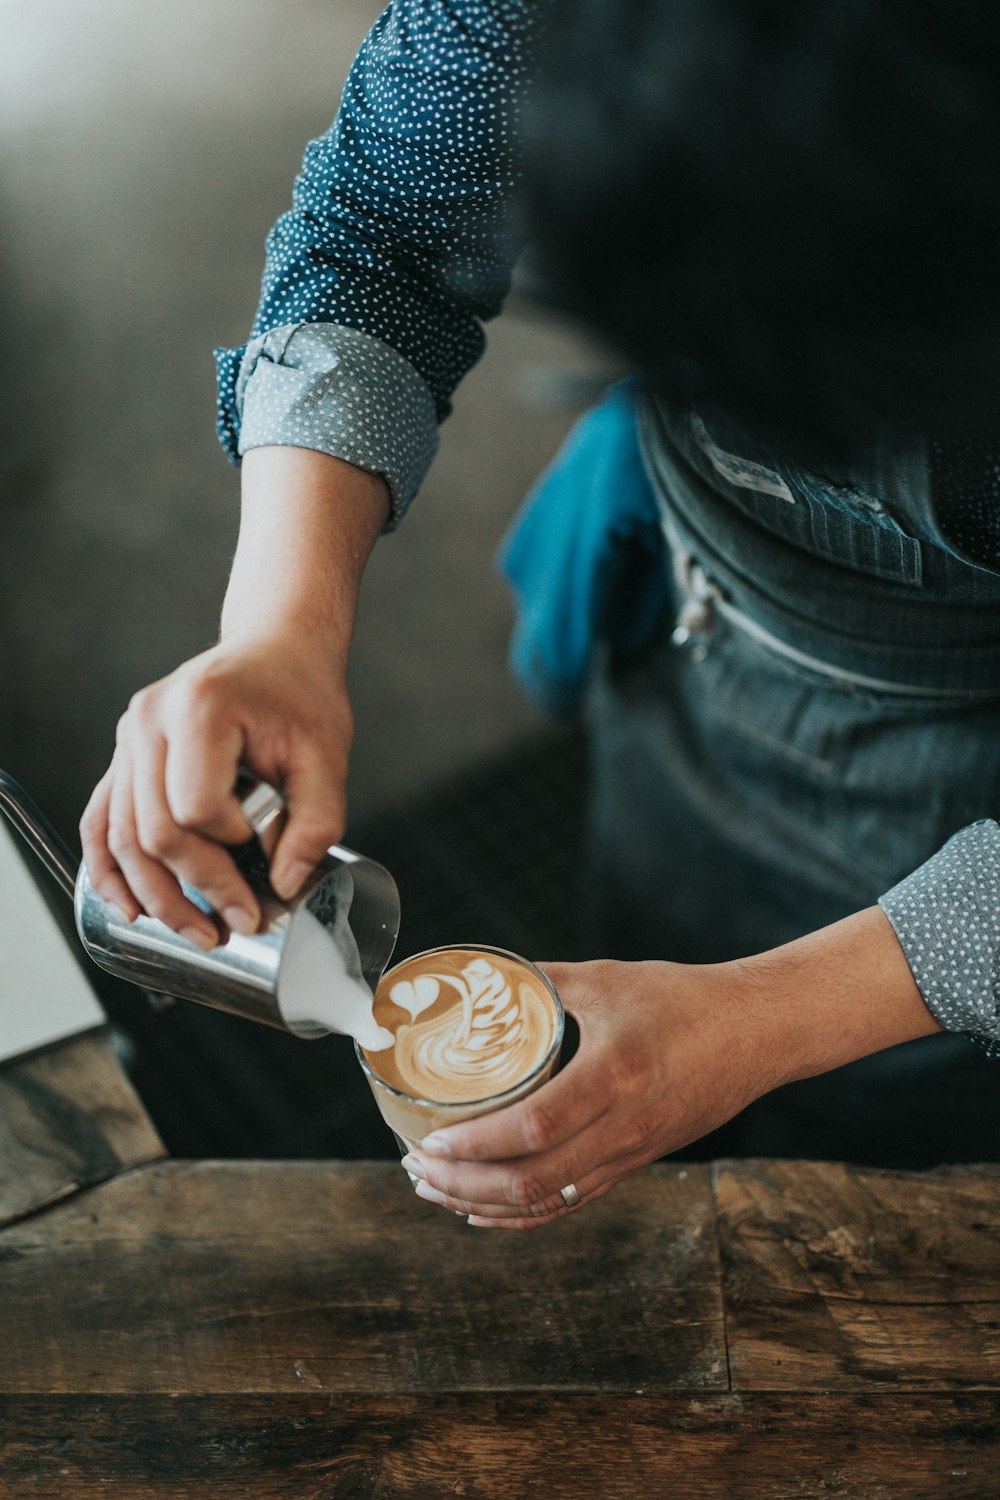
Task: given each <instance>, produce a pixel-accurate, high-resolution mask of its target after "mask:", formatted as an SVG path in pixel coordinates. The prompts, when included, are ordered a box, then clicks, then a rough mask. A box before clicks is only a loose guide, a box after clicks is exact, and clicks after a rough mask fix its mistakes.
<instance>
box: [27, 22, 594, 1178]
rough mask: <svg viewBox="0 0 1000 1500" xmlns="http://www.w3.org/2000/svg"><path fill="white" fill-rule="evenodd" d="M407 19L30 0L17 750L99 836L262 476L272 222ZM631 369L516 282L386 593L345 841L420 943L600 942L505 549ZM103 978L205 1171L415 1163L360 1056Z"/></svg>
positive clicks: (128, 1039) (123, 1035) (63, 828)
mask: <svg viewBox="0 0 1000 1500" xmlns="http://www.w3.org/2000/svg"><path fill="white" fill-rule="evenodd" d="M380 8H381V7H380V5H379V4H378V3H377V0H173V3H171V4H169V5H164V4H160V5H153V4H152V3H149V0H0V82H2V87H0V134H2V149H0V161H2V166H0V297H2V304H3V309H4V318H5V323H6V337H5V340H4V343H5V347H6V349H7V356H6V358H5V359H4V360H3V363H2V366H0V410H2V412H3V442H2V445H0V494H2V502H3V545H2V548H0V611H2V633H0V641H2V647H3V649H2V652H0V765H2V766H3V767H4V768H5V769H6V770H8V771H10V772H11V773H12V774H13V775H14V776H16V777H17V778H18V779H19V780H20V781H21V782H22V784H23V785H24V786H25V787H26V788H27V789H28V791H29V792H30V793H31V795H33V796H34V798H35V799H36V801H37V802H38V803H39V804H40V806H41V807H42V809H43V810H44V811H45V812H46V813H47V814H48V816H49V817H50V818H51V820H52V821H53V822H54V823H55V824H56V826H57V827H58V828H59V830H60V832H61V833H62V834H63V835H64V837H66V838H67V839H68V840H69V841H70V842H71V843H72V844H73V847H74V848H78V847H79V846H78V842H77V838H76V823H77V820H78V818H79V815H80V812H81V811H82V809H83V806H84V804H85V802H86V800H87V797H88V795H89V792H90V789H91V788H92V786H93V784H94V782H95V781H96V780H97V779H98V777H99V776H100V775H101V773H102V772H103V770H104V768H105V766H106V764H107V761H108V759H109V756H110V753H111V749H112V746H113V743H114V729H115V724H116V721H117V719H118V717H119V715H120V714H121V712H122V710H123V709H124V707H125V705H126V704H127V702H128V699H129V696H130V694H131V693H132V692H134V691H135V690H136V689H137V688H139V687H141V686H143V685H144V684H145V683H147V682H150V681H152V680H154V679H156V678H157V677H160V676H162V675H163V674H164V673H166V672H169V671H170V670H171V669H172V668H173V667H174V666H176V665H177V664H178V663H179V662H180V661H182V660H184V659H185V658H187V657H188V656H191V655H193V654H194V653H196V652H198V651H200V650H202V649H204V648H205V647H206V646H208V645H210V644H211V643H212V642H213V640H214V639H215V635H216V630H217V621H218V612H219V606H220V603H221V600H222V594H223V590H224V587H225V580H226V576H227V571H228V564H229V559H230V556H231V553H232V550H233V547H234V544H235V538H236V530H237V524H238V493H239V480H238V474H237V472H236V471H235V470H234V469H232V468H230V467H229V465H228V464H227V463H226V461H225V459H224V458H223V456H222V453H221V450H220V449H219V448H218V447H217V445H216V441H215V436H214V426H213V423H214V386H213V366H212V349H213V347H214V346H215V345H218V344H224V345H230V344H238V343H241V342H243V340H244V339H245V337H246V334H247V330H248V328H249V326H250V322H251V319H252V317H253V312H254V308H255V305H256V300H257V292H258V287H259V280H260V272H261V266H262V259H263V241H264V236H265V234H266V232H267V230H268V228H269V227H270V225H271V223H272V222H273V220H274V219H275V218H276V217H277V216H278V214H279V213H281V212H283V211H284V209H285V208H286V207H287V206H288V204H289V200H290V195H291V189H292V182H293V178H294V176H295V173H296V171H297V169H298V165H299V161H300V158H301V155H302V152H303V149H304V147H305V143H306V141H307V140H308V139H309V138H310V137H312V136H315V135H317V134H319V133H320V132H322V131H323V130H324V129H325V128H326V126H327V125H328V124H329V122H330V120H331V118H332V116H333V114H334V113H335V111H336V107H337V103H338V100H339V97H340V91H341V88H342V85H343V80H344V77H345V75H346V72H347V69H348V67H349V65H350V62H351V59H352V58H353V55H354V52H355V50H356V48H357V46H358V43H359V42H360V40H361V38H362V36H363V35H364V33H365V31H366V30H367V28H368V26H369V25H370V24H371V22H372V20H373V19H374V17H375V16H376V14H377V13H378V11H379V9H380ZM608 374H609V371H608V370H607V368H606V366H605V364H604V361H603V359H602V357H601V356H600V355H599V354H598V353H597V352H596V351H595V350H594V349H593V348H592V347H591V346H590V345H588V344H587V342H586V341H585V340H584V339H583V338H581V337H580V336H579V335H578V334H576V333H575V332H574V331H572V330H570V329H568V328H566V327H564V326H560V325H559V324H557V323H556V322H554V321H553V320H552V319H551V318H550V317H549V316H547V315H543V314H542V313H540V312H539V311H538V310H537V309H536V308H534V307H532V306H531V305H530V303H529V302H528V301H526V300H525V299H524V298H522V297H520V296H519V295H518V294H517V293H516V292H515V293H514V295H513V296H512V298H511V300H510V304H509V307H508V310H507V312H506V314H505V316H504V317H503V318H502V319H501V320H500V321H499V322H497V323H495V324H492V325H490V330H489V350H488V352H487V355H486V357H485V358H484V360H483V361H482V363H481V364H480V366H479V367H478V368H477V369H476V370H475V371H473V373H472V374H471V375H470V376H469V378H468V379H467V380H466V382H465V383H464V385H463V386H462V388H461V389H460V391H459V393H458V396H457V399H456V407H455V413H454V415H453V416H452V417H451V419H450V420H449V421H448V423H447V424H446V426H445V427H444V429H443V433H442V448H441V452H440V454H439V456H438V459H437V461H436V463H435V465H434V468H433V470H432V473H431V475H430V477H429V479H428V481H427V483H426V485H425V487H424V490H423V492H422V494H421V496H420V497H419V499H418V501H417V504H416V506H415V507H414V509H413V511H412V512H411V514H410V516H409V518H408V520H407V521H406V523H405V524H404V526H403V527H402V528H401V529H400V530H399V531H398V532H397V533H395V534H394V535H392V536H390V537H388V538H385V539H384V540H383V541H382V542H380V544H379V546H378V548H377V549H376V553H375V556H374V558H373V561H372V564H371V566H370V569H369V572H368V575H367V577H366V582H365V586H364V592H363V597H362V606H361V614H360V619H359V624H358V631H357V637H356V647H355V653H354V660H353V669H352V670H353V694H354V706H355V712H356V717H357V737H356V742H355V750H354V760H353V773H352V781H351V813H350V825H349V830H348V839H347V842H349V843H352V844H353V845H354V846H355V847H358V848H360V849H362V850H363V851H364V852H365V853H369V854H371V855H373V856H374V857H376V858H379V859H381V860H382V861H383V862H384V863H386V864H387V865H388V866H389V867H390V868H391V869H392V870H393V872H394V873H395V874H396V876H397V879H398V882H399V885H400V888H401V895H402V902H403V929H402V932H401V935H400V945H399V948H398V950H397V951H398V955H399V956H400V957H402V956H404V955H405V954H407V953H410V952H414V951H416V950H417V949H419V948H423V947H428V946H433V945H435V944H437V943H447V942H453V943H454V942H462V941H478V942H494V943H498V944H500V945H502V946H505V947H510V948H514V949H516V950H518V951H521V952H525V953H527V954H528V955H529V956H533V957H542V958H546V957H571V956H573V951H574V947H575V945H576V943H577V941H578V937H577V932H576V926H575V922H574V893H573V873H574V868H575V851H576V848H577V845H578V840H579V834H580V788H581V784H582V777H583V775H584V770H585V767H584V754H583V748H582V745H581V743H580V739H579V736H578V734H577V733H576V732H574V731H573V730H556V729H554V728H552V727H550V726H547V725H546V724H545V723H544V722H543V721H542V720H541V719H540V718H539V717H538V716H537V715H536V714H535V713H534V712H533V711H532V710H531V709H530V708H529V706H528V705H527V703H526V701H525V700H524V699H523V697H522V696H521V694H520V692H519V690H518V689H517V687H516V686H515V685H514V684H513V682H512V681H511V679H510V678H509V676H508V673H507V669H506V665H505V652H506V643H507V635H508V630H509V626H510V618H511V617H510V609H509V605H508V601H507V598H506V595H505V593H504V590H503V588H502V586H501V585H500V583H499V582H498V580H497V579H496V577H495V575H494V572H493V563H492V557H493V552H494V550H495V548H496V545H497V542H498V541H499V539H500V537H501V535H502V533H503V531H504V529H505V527H506V525H507V523H508V521H509V519H510V518H511V516H512V515H513V513H514V511H515V510H516V508H517V506H518V504H519V502H520V500H521V498H522V497H523V495H524V493H525V491H526V489H527V488H528V487H529V486H530V484H531V482H532V480H533V478H534V477H535V475H536V474H537V472H538V471H539V469H540V468H541V467H542V466H543V465H544V464H545V462H546V461H547V460H548V459H549V458H550V457H551V455H552V454H553V453H554V452H555V450H556V449H557V447H558V446H559V443H560V441H561V439H562V437H563V436H564V434H565V432H566V430H567V428H568V426H569V425H570V423H571V422H572V420H573V419H574V418H575V416H576V415H577V414H578V413H579V411H580V410H581V409H582V408H583V406H584V405H586V404H587V403H588V401H589V400H590V399H591V398H592V396H593V395H594V394H595V392H596V391H597V390H599V389H600V388H601V386H602V385H603V384H604V383H605V380H606V378H607V376H608ZM64 904H65V903H64ZM63 916H64V917H65V918H66V919H67V920H68V918H69V912H68V909H67V910H66V911H65V912H63ZM91 972H92V975H93V977H94V980H95V983H96V984H97V986H98V989H99V991H100V992H101V994H102V998H103V999H104V1001H105V1004H106V1005H107V1006H108V1008H109V1010H110V1012H111V1014H112V1017H113V1019H114V1022H115V1027H116V1032H117V1035H118V1036H119V1039H120V1044H121V1049H122V1053H123V1055H124V1056H125V1058H126V1060H127V1062H128V1064H129V1066H130V1068H131V1070H132V1072H133V1076H134V1077H135V1079H136V1082H137V1084H138V1086H139V1089H140V1092H141V1093H142V1095H143V1097H144V1099H145V1101H146V1103H147V1106H148V1107H149V1108H150V1110H151V1112H152V1113H153V1115H154V1118H155V1119H156V1121H157V1123H158V1124H159V1126H160V1129H161V1131H162V1133H163V1134H164V1136H165V1138H166V1140H167V1144H168V1146H169V1147H170V1148H171V1149H172V1150H173V1151H174V1152H175V1153H176V1154H178V1155H246V1156H268V1155H274V1156H291V1155H321V1156H337V1155H342V1156H350V1155H359V1156H366V1155H367V1156H370V1155H378V1154H382V1153H383V1152H384V1153H385V1154H390V1155H391V1154H392V1152H393V1149H394V1148H393V1147H392V1143H391V1140H390V1139H389V1138H388V1136H387V1134H386V1133H385V1132H384V1128H383V1127H382V1126H381V1122H380V1121H379V1120H378V1117H377V1115H376V1113H375V1111H374V1106H373V1105H371V1103H370V1101H369V1099H368V1094H367V1089H366V1087H365V1085H364V1083H363V1081H362V1080H361V1077H360V1073H359V1072H358V1071H357V1069H356V1066H355V1064H354V1061H353V1057H352V1055H351V1051H350V1047H349V1045H348V1044H347V1043H346V1042H344V1041H343V1040H342V1039H337V1038H334V1039H330V1040H329V1041H322V1042H314V1043H303V1042H299V1041H295V1040H292V1039H290V1038H286V1037H284V1036H282V1035H280V1034H279V1033H270V1032H268V1031H266V1030H265V1029H264V1028H262V1027H254V1026H251V1025H249V1024H248V1023H244V1022H239V1021H236V1020H234V1019H232V1018H230V1017H225V1016H221V1015H218V1014H216V1013H214V1012H210V1011H206V1010H202V1009H200V1008H198V1007H196V1006H188V1005H183V1004H179V1005H176V1006H172V1007H169V1008H166V1009H164V1010H161V1011H157V1010H155V1009H154V1008H153V1007H152V1006H150V1005H149V1004H148V1002H147V1001H146V1000H145V999H144V998H143V997H142V996H141V995H140V994H139V993H138V991H135V990H132V989H131V988H130V987H128V986H120V987H119V986H116V985H113V984H111V983H107V982H105V980H104V978H103V976H100V975H98V973H97V971H91Z"/></svg>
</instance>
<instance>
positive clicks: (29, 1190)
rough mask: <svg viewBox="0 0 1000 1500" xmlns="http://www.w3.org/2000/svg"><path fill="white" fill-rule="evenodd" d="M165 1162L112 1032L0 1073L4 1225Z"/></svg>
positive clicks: (89, 1037)
mask: <svg viewBox="0 0 1000 1500" xmlns="http://www.w3.org/2000/svg"><path fill="white" fill-rule="evenodd" d="M162 1155H163V1146H162V1143H161V1142H160V1139H159V1136H158V1135H157V1134H156V1131H155V1130H154V1129H153V1126H152V1124H151V1122H150V1120H149V1117H148V1116H147V1114H146V1112H145V1110H144V1109H143V1107H142V1105H141V1104H140V1102H139V1100H138V1098H137V1096H136V1093H135V1090H134V1089H133V1088H132V1085H131V1084H130V1083H129V1081H128V1079H127V1078H126V1076H125V1073H124V1071H123V1069H122V1067H121V1064H120V1063H119V1062H118V1059H117V1058H116V1057H115V1055H114V1053H113V1052H112V1050H111V1046H110V1044H109V1041H108V1037H107V1033H106V1032H88V1033H87V1034H86V1035H84V1036H80V1037H75V1038H74V1039H73V1040H72V1041H68V1042H61V1043H59V1044H58V1045H57V1046H54V1047H51V1048H49V1049H48V1050H46V1051H44V1052H38V1053H33V1054H29V1055H28V1056H27V1057H22V1058H18V1059H15V1060H14V1061H12V1062H8V1063H5V1064H4V1065H3V1066H2V1068H0V1225H2V1224H4V1223H7V1222H9V1221H10V1220H12V1219H16V1218H19V1217H21V1216H22V1215H24V1214H28V1213H32V1212H34V1211H35V1210H37V1209H39V1208H43V1207H44V1206H45V1205H46V1204H50V1203H54V1202H56V1201H57V1200H58V1199H60V1198H65V1197H67V1196H69V1195H70V1194H72V1193H74V1192H76V1191H77V1189H79V1188H81V1187H85V1186H88V1185H90V1184H91V1183H96V1182H101V1181H103V1180H104V1179H105V1178H108V1177H113V1176H114V1175H115V1174H116V1173H118V1172H121V1171H123V1170H125V1169H126V1168H128V1167H134V1166H137V1165H138V1164H139V1163H141V1162H148V1161H151V1160H153V1159H154V1158H155V1157H160V1156H162Z"/></svg>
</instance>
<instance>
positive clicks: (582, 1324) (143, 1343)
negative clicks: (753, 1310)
mask: <svg viewBox="0 0 1000 1500" xmlns="http://www.w3.org/2000/svg"><path fill="white" fill-rule="evenodd" d="M0 1255H2V1256H3V1257H4V1266H3V1275H2V1278H0V1298H2V1305H0V1319H2V1324H3V1328H4V1337H3V1340H2V1341H0V1390H3V1391H50V1392H56V1391H58V1392H115V1391H118V1392H140V1391H147V1392H183V1393H197V1392H206V1393H212V1394H218V1393H224V1392H282V1391H284V1392H301V1391H303V1390H313V1391H327V1392H330V1391H354V1392H359V1391H361V1392H370V1393H393V1394H399V1393H409V1392H440V1391H476V1390H483V1391H494V1392H496V1391H508V1390H510V1391H534V1390H553V1391H558V1390H572V1391H605V1392H610V1391H633V1390H636V1389H640V1388H641V1389H644V1390H665V1389H672V1388H681V1389H684V1390H693V1391H697V1390H717V1391H719V1390H725V1389H726V1387H727V1384H728V1372H727V1369H726V1353H725V1335H724V1327H723V1312H722V1300H721V1277H720V1268H719V1262H718V1249H717V1240H716V1235H715V1226H714V1210H713V1206H712V1196H711V1190H710V1187H709V1183H708V1176H707V1170H706V1168H704V1167H700V1166H698V1167H696V1166H691V1167H688V1168H678V1167H675V1166H658V1167H653V1168H650V1169H649V1170H647V1171H646V1172H644V1173H643V1174H642V1175H641V1176H637V1177H634V1178H632V1179H631V1180H630V1181H629V1182H628V1183H626V1184H624V1185H623V1187H622V1188H621V1189H620V1190H619V1191H618V1192H616V1193H614V1194H612V1195H610V1196H609V1197H608V1198H606V1199H603V1200H601V1201H600V1202H599V1203H597V1204H595V1205H594V1206H593V1207H592V1208H590V1209H588V1211H587V1212H586V1213H583V1214H579V1215H574V1216H572V1217H570V1218H567V1219H565V1220H563V1221H562V1222H561V1223H558V1224H556V1225H554V1226H553V1227H552V1228H551V1229H548V1230H545V1231H542V1232H539V1233H534V1234H511V1233H507V1232H502V1231H493V1232H491V1231H488V1230H476V1229H470V1228H469V1226H468V1225H467V1224H466V1223H465V1221H464V1220H463V1219H459V1218H458V1217H456V1216H455V1215H451V1214H446V1213H443V1212H442V1211H441V1210H440V1209H436V1208H434V1207H431V1206H430V1205H428V1204H425V1203H423V1202H422V1201H421V1200H419V1199H418V1198H416V1196H415V1195H414V1193H413V1190H412V1188H411V1187H410V1185H409V1182H408V1180H407V1178H406V1175H405V1173H404V1172H403V1171H402V1170H401V1169H400V1167H399V1166H398V1165H397V1164H395V1163H390V1162H379V1163H365V1164H361V1163H354V1164H349V1165H336V1164H327V1163H322V1162H256V1163H254V1162H217V1163H184V1162H164V1163H161V1164H158V1165H155V1166H152V1167H149V1168H147V1169H146V1170H144V1171H142V1172H140V1173H129V1174H126V1175H125V1176H123V1177H119V1178H117V1179H115V1180H112V1181H110V1182H106V1183H104V1184H103V1185H102V1186H100V1187H98V1188H96V1189H94V1190H93V1191H91V1192H88V1193H81V1194H79V1195H78V1196H77V1197H75V1198H74V1199H72V1200H70V1201H69V1202H67V1203H65V1204H61V1205H59V1206H58V1207H56V1208H54V1209H52V1210H51V1211H50V1212H48V1213H46V1214H42V1215H39V1216H36V1217H34V1218H32V1219H28V1220H25V1221H24V1222H22V1223H20V1224H15V1225H12V1226H11V1227H10V1228H8V1229H7V1230H6V1232H5V1233H4V1234H3V1236H2V1238H0Z"/></svg>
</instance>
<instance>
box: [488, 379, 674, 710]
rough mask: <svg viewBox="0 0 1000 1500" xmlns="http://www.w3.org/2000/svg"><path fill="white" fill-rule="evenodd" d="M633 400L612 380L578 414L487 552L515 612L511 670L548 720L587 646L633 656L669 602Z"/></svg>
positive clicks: (624, 385)
mask: <svg viewBox="0 0 1000 1500" xmlns="http://www.w3.org/2000/svg"><path fill="white" fill-rule="evenodd" d="M634 399H635V382H634V381H633V380H623V381H620V382H619V383H618V384H616V385H614V386H612V387H611V388H610V389H609V391H608V393H607V395H606V396H605V398H604V400H603V401H602V402H601V404H600V405H599V406H596V407H594V408H593V409H592V410H591V411H589V412H587V414H586V415H585V416H583V417H582V418H581V419H580V421H579V422H578V423H577V424H576V426H575V427H574V428H573V430H572V431H571V432H570V434H569V436H568V438H567V439H566V442H565V443H564V444H563V446H562V448H561V449H560V451H559V453H558V454H557V455H556V457H555V459H554V460H553V461H552V463H551V464H550V466H549V467H548V469H546V471H545V472H544V473H543V474H542V476H541V478H540V479H539V480H538V482H537V484H536V485H535V486H534V488H533V489H532V490H531V492H530V494H529V495H528V497H527V499H526V501H525V503H524V505H523V507H522V508H521V510H520V512H519V513H518V515H517V517H516V518H515V520H514V522H513V524H512V526H511V529H510V531H509V532H508V534H507V536H506V537H505V538H504V541H503V543H502V545H501V548H500V551H499V554H498V557H497V566H498V567H499V569H500V572H501V574H502V575H503V577H504V578H505V579H506V580H507V582H508V584H509V585H510V587H511V590H512V592H513V594H514V598H515V604H516V607H517V621H516V624H515V627H514V633H513V636H512V639H511V646H510V663H511V669H512V671H513V673H514V675H515V677H516V678H517V679H518V681H519V682H520V683H521V685H522V687H523V688H524V689H525V691H526V693H527V694H528V696H529V698H531V699H532V701H533V702H534V703H536V704H537V705H538V707H539V708H541V709H542V710H543V711H544V712H546V713H548V714H550V715H552V716H553V717H555V718H560V719H565V718H570V717H572V715H573V714H575V713H576V712H577V711H578V710H579V708H580V707H581V705H582V703H583V700H584V697H585V694H586V690H587V686H588V683H589V680H590V675H591V672H592V670H593V667H594V663H595V660H596V659H597V654H598V649H599V647H601V646H602V645H605V644H606V645H608V646H610V647H611V648H612V649H613V650H615V651H616V652H622V653H634V652H638V651H640V650H641V649H642V648H643V647H644V646H646V645H648V644H649V643H650V641H651V640H652V639H653V637H654V636H655V634H656V632H657V629H658V627H659V625H660V621H661V619H662V616H663V612H664V609H665V608H666V605H667V602H668V598H669V584H668V565H667V559H666V556H665V551H666V549H665V543H664V539H663V533H662V531H661V528H660V516H659V508H658V505H657V501H656V497H655V495H654V493H653V490H652V488H651V486H650V483H649V480H648V478H647V477H646V471H645V468H644V466H643V462H642V455H641V453H640V450H639V440H638V435H637V431H636V416H635V405H634Z"/></svg>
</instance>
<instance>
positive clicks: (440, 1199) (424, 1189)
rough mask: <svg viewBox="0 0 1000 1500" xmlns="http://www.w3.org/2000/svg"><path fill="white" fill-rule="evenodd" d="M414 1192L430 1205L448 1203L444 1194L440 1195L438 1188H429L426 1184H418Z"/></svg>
mask: <svg viewBox="0 0 1000 1500" xmlns="http://www.w3.org/2000/svg"><path fill="white" fill-rule="evenodd" d="M413 1191H414V1192H415V1193H416V1195H417V1197H418V1198H426V1200H427V1202H428V1203H441V1204H446V1203H447V1201H448V1200H447V1198H446V1197H445V1195H444V1193H439V1192H438V1190H437V1188H432V1187H428V1186H427V1184H426V1182H418V1183H417V1185H416V1187H415V1188H414V1189H413Z"/></svg>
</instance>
